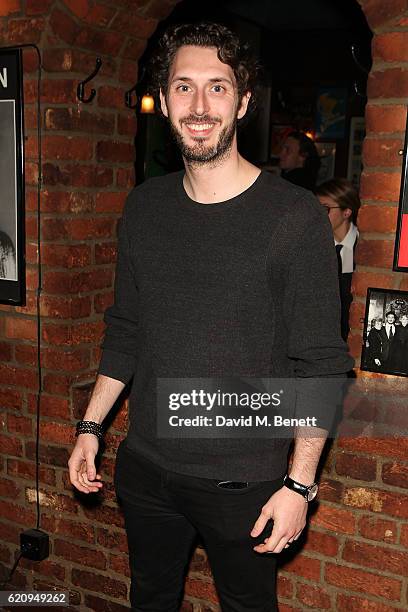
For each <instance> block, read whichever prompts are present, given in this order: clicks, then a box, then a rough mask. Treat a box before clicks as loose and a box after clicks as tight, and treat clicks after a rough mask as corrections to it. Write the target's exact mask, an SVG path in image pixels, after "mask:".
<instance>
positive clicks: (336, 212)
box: [318, 195, 351, 232]
mask: <svg viewBox="0 0 408 612" xmlns="http://www.w3.org/2000/svg"><path fill="white" fill-rule="evenodd" d="M318 198H319V202H320V204H322V205H323V206H324V207H325V208H326V209H327V213H328V215H329V221H330V223H331V226H332V228H333V232H335V231H336V230H338V229H339V228H340V227H341V226H342V225H343V224H344V223H346V222H347V221H348V220H349V219H350V216H351V210H350V208H340V207H339V205H338V204H337V202H336V201H335V200H333V198H330V197H329V196H325V195H319V196H318Z"/></svg>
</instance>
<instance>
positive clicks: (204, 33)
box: [148, 22, 259, 119]
mask: <svg viewBox="0 0 408 612" xmlns="http://www.w3.org/2000/svg"><path fill="white" fill-rule="evenodd" d="M185 45H193V46H195V47H215V48H216V49H217V55H218V58H219V60H220V61H221V62H223V63H224V64H227V65H228V66H230V67H231V68H232V70H233V72H234V75H235V79H236V81H237V88H238V97H239V100H240V101H241V99H242V96H243V95H244V94H245V93H246V92H248V91H249V92H251V97H250V100H249V104H248V110H247V112H246V115H245V117H246V116H249V115H250V114H251V113H252V112H253V111H254V110H255V108H256V89H257V87H256V86H257V79H258V73H259V64H258V62H257V60H256V58H255V57H254V55H253V54H252V51H251V49H250V47H249V45H248V44H246V43H241V42H240V40H239V38H238V36H237V35H236V34H234V33H233V32H232V31H231V30H229V29H228V28H227V27H226V26H223V25H221V24H219V23H211V22H201V23H183V24H179V25H172V26H170V27H169V28H168V29H167V30H166V31H165V32H164V34H163V35H162V37H161V38H160V40H159V42H158V46H157V50H156V52H155V53H154V54H153V55H152V57H151V59H150V62H149V66H148V73H149V87H150V89H151V92H152V94H153V95H154V97H155V100H156V104H157V108H159V109H160V103H159V100H160V97H159V93H160V90H161V91H162V92H163V93H165V92H166V91H167V88H168V78H169V71H170V66H171V64H172V62H173V59H174V56H175V54H176V52H177V51H178V49H180V47H183V46H185ZM245 117H243V119H245Z"/></svg>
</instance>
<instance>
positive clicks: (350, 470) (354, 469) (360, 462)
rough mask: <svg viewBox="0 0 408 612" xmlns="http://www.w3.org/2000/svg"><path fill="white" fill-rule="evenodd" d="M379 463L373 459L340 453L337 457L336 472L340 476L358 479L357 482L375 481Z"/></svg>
mask: <svg viewBox="0 0 408 612" xmlns="http://www.w3.org/2000/svg"><path fill="white" fill-rule="evenodd" d="M376 470H377V462H376V460H375V459H374V458H371V457H362V456H360V455H350V454H348V453H339V454H338V455H337V456H336V472H337V474H339V475H340V476H346V477H349V478H356V479H357V480H366V481H370V480H375V479H376Z"/></svg>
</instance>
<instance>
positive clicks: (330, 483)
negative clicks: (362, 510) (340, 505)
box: [319, 478, 343, 502]
mask: <svg viewBox="0 0 408 612" xmlns="http://www.w3.org/2000/svg"><path fill="white" fill-rule="evenodd" d="M342 494H343V484H342V483H341V482H340V481H338V480H329V479H326V478H323V479H322V480H321V481H320V487H319V498H320V499H321V500H325V501H332V502H336V501H340V499H341V497H342Z"/></svg>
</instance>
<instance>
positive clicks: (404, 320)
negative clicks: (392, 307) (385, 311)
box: [400, 315, 408, 327]
mask: <svg viewBox="0 0 408 612" xmlns="http://www.w3.org/2000/svg"><path fill="white" fill-rule="evenodd" d="M400 321H401V325H402V326H403V327H406V326H407V325H408V316H407V315H402V316H401V318H400Z"/></svg>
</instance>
